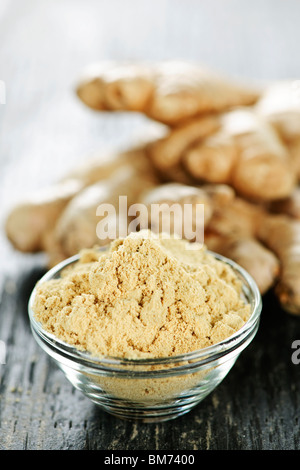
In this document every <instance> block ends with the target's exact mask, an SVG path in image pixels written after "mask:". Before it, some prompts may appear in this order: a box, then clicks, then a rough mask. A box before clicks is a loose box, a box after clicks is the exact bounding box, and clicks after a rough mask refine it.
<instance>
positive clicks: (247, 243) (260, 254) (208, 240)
mask: <svg viewBox="0 0 300 470" xmlns="http://www.w3.org/2000/svg"><path fill="white" fill-rule="evenodd" d="M205 245H206V246H207V248H208V249H209V250H211V251H214V252H216V253H219V254H220V255H223V256H226V257H227V258H230V259H232V260H233V261H235V262H236V263H238V264H239V265H240V266H242V267H243V268H244V269H245V270H246V271H247V272H248V273H249V274H250V275H251V276H252V277H253V279H254V280H255V282H256V284H257V286H258V288H259V291H260V293H261V295H263V294H265V293H266V292H267V291H269V290H270V289H271V287H273V286H274V284H275V282H276V280H277V277H278V275H279V269H280V265H279V260H278V259H277V257H276V256H275V255H274V253H273V252H272V251H270V250H268V249H267V248H266V247H265V246H263V245H262V244H261V243H260V242H259V241H258V240H256V239H254V238H248V237H234V236H230V235H228V236H223V235H217V234H212V233H208V234H205Z"/></svg>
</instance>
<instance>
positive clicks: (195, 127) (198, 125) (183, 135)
mask: <svg viewBox="0 0 300 470" xmlns="http://www.w3.org/2000/svg"><path fill="white" fill-rule="evenodd" d="M219 127H220V120H219V117H218V116H217V115H208V116H203V117H202V116H201V117H197V118H194V119H191V120H189V121H187V122H186V123H184V124H183V125H182V126H180V127H176V128H174V129H170V131H169V133H167V135H165V136H163V137H162V138H161V139H158V140H156V141H153V142H150V143H149V144H148V145H147V148H146V150H147V153H148V156H149V159H150V161H151V162H152V163H153V165H154V167H155V168H156V169H157V170H158V171H159V172H161V173H162V174H163V173H164V172H165V171H168V170H170V169H172V168H176V167H177V166H178V164H179V163H180V160H181V156H182V153H183V152H184V151H185V149H186V148H188V147H189V146H190V145H192V144H193V143H195V142H198V141H199V140H201V139H204V138H205V137H207V136H208V135H210V134H213V133H214V132H215V131H216V130H217V129H218V128H219Z"/></svg>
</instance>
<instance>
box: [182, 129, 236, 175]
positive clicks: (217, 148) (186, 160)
mask: <svg viewBox="0 0 300 470" xmlns="http://www.w3.org/2000/svg"><path fill="white" fill-rule="evenodd" d="M238 155H239V152H238V148H237V146H236V144H235V141H234V138H233V137H232V136H231V135H229V134H228V133H226V132H224V131H223V130H222V129H220V130H218V131H217V132H215V133H214V134H212V135H210V136H208V137H206V138H205V139H203V140H200V141H199V142H197V143H193V144H192V146H190V147H188V148H185V149H184V152H183V154H182V156H181V158H182V164H183V166H184V168H185V169H186V172H187V173H188V174H189V175H191V177H193V178H194V179H195V180H196V181H206V182H209V183H230V182H231V175H232V172H233V169H234V167H235V165H236V162H237V158H238Z"/></svg>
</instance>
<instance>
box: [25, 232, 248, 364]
mask: <svg viewBox="0 0 300 470" xmlns="http://www.w3.org/2000/svg"><path fill="white" fill-rule="evenodd" d="M191 248H192V249H191ZM241 288H242V286H241V283H240V281H239V280H238V278H237V277H236V275H235V273H234V272H233V270H232V269H231V268H230V266H228V265H227V264H225V263H223V262H222V261H219V260H216V259H215V258H214V257H213V256H212V255H211V254H209V253H208V252H207V251H206V249H205V247H202V246H200V245H196V244H193V247H191V246H190V245H189V242H187V241H184V240H181V239H177V238H166V237H164V236H162V235H155V234H153V233H152V232H150V231H141V232H139V233H134V234H130V235H129V236H128V237H126V238H125V239H120V240H116V241H114V242H112V243H111V245H110V246H109V248H108V249H107V250H105V251H99V250H97V249H94V250H83V251H82V252H81V254H80V259H79V261H78V262H77V263H75V264H74V265H72V266H70V267H69V268H66V269H65V271H64V272H63V274H62V276H61V278H60V279H54V280H49V281H46V282H43V283H39V284H38V285H37V288H36V296H35V299H34V303H33V312H34V316H35V318H36V320H37V321H39V322H41V324H42V326H43V328H44V329H45V330H47V331H48V332H50V333H52V334H54V335H55V336H56V337H57V338H59V339H60V340H62V341H65V342H66V343H69V344H70V345H73V346H75V347H76V348H78V349H80V350H83V351H87V352H89V353H91V354H92V355H95V356H103V355H109V356H116V357H122V358H134V359H137V358H160V357H166V356H174V355H178V354H183V353H187V352H190V351H194V350H197V349H201V348H204V347H206V346H210V345H212V344H215V343H218V342H219V341H222V340H224V339H225V338H227V337H229V336H231V335H232V334H233V333H235V332H236V331H237V330H239V329H240V328H241V327H242V325H243V324H244V323H245V322H246V321H247V320H248V318H249V315H250V306H249V305H247V304H246V303H245V302H244V300H243V299H242V298H241Z"/></svg>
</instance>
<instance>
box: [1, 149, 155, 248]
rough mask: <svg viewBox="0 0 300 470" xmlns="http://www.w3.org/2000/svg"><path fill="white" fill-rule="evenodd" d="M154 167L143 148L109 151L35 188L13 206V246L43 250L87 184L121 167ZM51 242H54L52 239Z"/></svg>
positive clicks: (8, 230)
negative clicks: (73, 201) (64, 212)
mask: <svg viewBox="0 0 300 470" xmlns="http://www.w3.org/2000/svg"><path fill="white" fill-rule="evenodd" d="M128 164H130V165H133V166H134V167H136V168H140V169H141V170H142V169H147V171H149V173H151V171H152V168H151V166H150V164H149V161H148V159H147V158H146V157H145V155H144V152H143V149H133V150H128V151H124V152H110V153H107V154H103V155H99V156H98V157H95V158H91V159H89V160H88V161H87V162H85V163H84V164H82V165H79V166H78V167H77V168H75V169H74V171H73V172H70V173H69V174H68V175H67V176H66V177H65V178H64V179H62V180H61V181H58V182H56V183H54V184H53V185H52V186H49V187H48V188H45V189H41V190H37V191H35V192H34V193H33V194H31V195H29V196H28V197H27V198H26V200H25V201H23V202H20V203H19V204H17V205H16V206H15V207H13V208H12V210H11V211H10V213H9V214H8V216H7V219H6V224H5V229H6V234H7V237H8V239H9V240H10V241H11V243H12V244H13V246H14V247H15V248H16V249H18V250H20V251H24V252H35V251H40V250H43V249H44V248H45V245H46V247H48V245H49V239H50V238H51V237H50V236H49V233H51V232H52V231H53V229H54V227H55V224H56V221H57V219H58V217H59V216H60V214H61V213H62V212H63V210H64V209H65V208H66V206H67V204H68V203H69V202H70V200H71V199H72V198H73V197H75V196H76V195H77V194H78V193H80V192H81V191H82V190H84V189H85V188H86V187H87V186H89V185H92V184H94V183H96V182H97V181H101V180H105V179H106V178H109V177H110V175H111V174H112V173H113V172H114V171H115V170H116V169H117V168H119V167H121V166H127V165H128ZM50 243H51V244H52V241H51V240H50Z"/></svg>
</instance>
